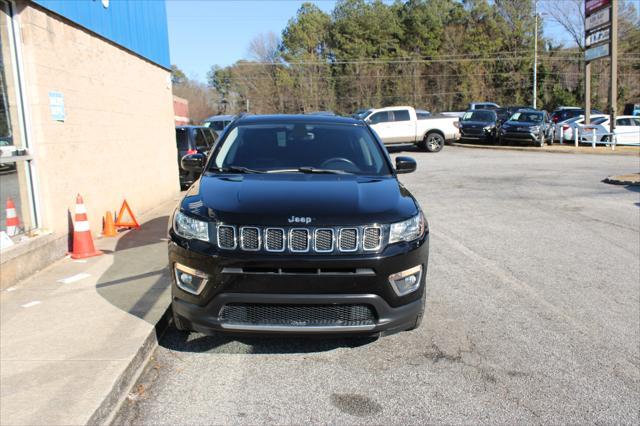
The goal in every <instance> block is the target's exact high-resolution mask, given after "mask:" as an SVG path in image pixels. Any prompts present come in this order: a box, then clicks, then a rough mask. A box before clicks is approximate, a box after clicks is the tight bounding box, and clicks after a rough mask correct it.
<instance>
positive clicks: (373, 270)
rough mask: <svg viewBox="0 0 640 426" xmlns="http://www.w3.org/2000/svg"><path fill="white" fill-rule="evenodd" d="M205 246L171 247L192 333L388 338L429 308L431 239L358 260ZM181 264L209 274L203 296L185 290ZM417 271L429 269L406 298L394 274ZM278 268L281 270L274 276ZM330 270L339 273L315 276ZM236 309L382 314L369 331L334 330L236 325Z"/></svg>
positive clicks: (177, 309) (180, 308) (178, 311)
mask: <svg viewBox="0 0 640 426" xmlns="http://www.w3.org/2000/svg"><path fill="white" fill-rule="evenodd" d="M203 247H204V246H201V247H193V246H189V245H188V243H187V244H185V241H182V240H180V239H178V238H174V239H173V240H172V241H170V242H169V262H170V268H171V269H172V274H171V277H172V278H171V279H172V307H173V311H174V315H175V316H176V317H177V318H178V320H179V322H180V323H181V324H182V325H183V326H184V327H185V328H188V329H191V330H196V331H199V332H203V333H206V334H211V333H213V332H216V331H226V332H234V333H237V332H244V333H291V334H377V333H381V332H384V333H385V334H388V333H394V332H396V331H401V330H405V329H407V328H410V327H411V326H412V325H414V324H415V322H416V319H417V318H418V316H419V315H420V314H421V312H422V310H423V303H424V298H423V296H424V292H425V282H426V274H427V263H428V250H429V234H428V233H427V234H426V235H425V236H424V237H423V238H422V239H421V240H418V241H415V242H412V243H401V244H394V245H392V246H389V247H387V248H386V249H385V250H384V251H383V252H381V253H376V254H371V255H357V256H356V255H353V256H345V255H330V256H329V255H326V256H321V255H281V256H278V255H274V254H270V255H267V254H266V253H257V254H247V253H239V252H238V253H222V252H218V251H215V250H210V251H209V250H204V251H202V250H199V248H203ZM175 263H180V264H182V265H184V266H187V267H189V268H193V269H197V270H199V271H202V272H204V273H205V274H207V275H208V277H209V279H208V282H207V284H206V285H205V287H204V289H203V290H202V292H201V293H200V295H198V296H196V295H193V294H190V293H188V292H185V291H184V290H182V289H181V288H180V287H178V286H177V285H176V278H175V274H174V273H173V265H174V264H175ZM416 265H422V275H421V279H420V284H419V287H418V289H417V290H416V291H414V292H412V293H409V294H407V295H405V296H398V295H397V294H396V293H395V292H394V291H393V288H392V287H391V284H390V283H389V281H388V277H389V275H391V274H394V273H397V272H400V271H403V270H406V269H409V268H412V267H414V266H416ZM274 268H276V270H278V271H280V272H273V270H274ZM323 270H328V271H333V272H331V273H316V272H314V271H323ZM283 271H287V272H283ZM353 271H356V272H353ZM360 271H365V272H360ZM367 271H368V272H367ZM229 304H268V305H323V306H330V305H367V306H369V307H371V308H372V310H373V312H375V321H373V323H369V324H365V325H328V326H307V325H304V324H302V325H293V326H291V325H273V324H268V325H264V324H249V323H242V324H235V323H233V324H232V323H229V322H227V321H225V319H224V317H223V316H222V312H223V309H224V308H225V306H227V305H229Z"/></svg>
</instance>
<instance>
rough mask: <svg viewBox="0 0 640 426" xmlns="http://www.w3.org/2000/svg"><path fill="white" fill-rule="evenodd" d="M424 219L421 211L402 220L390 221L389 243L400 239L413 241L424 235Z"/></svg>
mask: <svg viewBox="0 0 640 426" xmlns="http://www.w3.org/2000/svg"><path fill="white" fill-rule="evenodd" d="M424 230H425V221H424V216H423V215H422V212H420V213H418V214H417V215H415V216H414V217H412V218H411V219H407V220H405V221H403V222H398V223H392V224H391V229H390V232H389V244H393V243H397V242H400V241H413V240H416V239H418V238H420V237H422V235H424Z"/></svg>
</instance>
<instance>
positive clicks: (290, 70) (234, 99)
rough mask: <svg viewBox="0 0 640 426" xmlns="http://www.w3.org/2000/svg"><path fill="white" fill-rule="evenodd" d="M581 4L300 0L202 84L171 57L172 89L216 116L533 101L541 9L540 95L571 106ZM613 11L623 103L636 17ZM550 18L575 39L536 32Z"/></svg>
mask: <svg viewBox="0 0 640 426" xmlns="http://www.w3.org/2000/svg"><path fill="white" fill-rule="evenodd" d="M545 3H546V4H545ZM536 6H537V7H536ZM582 7H584V6H583V3H582V1H581V0H566V1H564V2H546V1H544V0H543V1H539V2H538V5H536V3H535V0H493V1H491V2H489V1H488V0H463V1H457V0H407V1H400V0H397V1H395V2H393V3H385V2H383V1H381V0H373V1H366V0H339V1H338V2H337V3H336V5H335V7H334V9H333V11H332V12H331V13H325V12H324V11H322V10H320V9H319V8H318V7H317V6H315V5H314V4H312V3H304V4H303V5H302V6H301V7H300V9H299V10H298V11H297V13H296V15H295V16H294V17H292V18H291V19H290V20H289V22H288V24H287V26H286V27H285V28H284V29H283V31H282V33H281V35H276V34H274V33H267V34H261V35H259V36H258V37H256V38H255V39H254V40H253V41H252V42H251V44H250V46H249V49H248V52H249V57H248V58H247V59H243V60H240V61H237V62H236V63H234V64H233V65H230V66H227V67H219V66H213V67H212V68H211V70H210V71H209V73H208V75H207V84H206V86H205V85H204V84H201V83H200V84H198V83H197V82H193V81H192V80H189V79H188V78H186V77H184V75H182V77H181V78H180V79H179V81H176V80H177V77H176V76H177V75H178V72H179V69H178V68H177V67H176V68H175V70H174V87H175V88H176V90H177V91H180V90H181V86H182V88H184V87H187V86H188V87H189V88H190V89H193V86H194V85H195V86H197V87H198V88H199V89H200V90H201V91H202V92H203V93H204V94H205V95H206V96H205V98H206V99H207V100H206V102H205V103H206V104H207V107H208V108H209V110H210V112H211V113H212V114H215V113H238V112H243V111H250V112H252V113H299V112H312V111H334V112H337V113H343V114H347V113H352V112H354V111H355V110H357V109H361V108H369V107H382V106H388V105H400V104H403V105H404V104H409V105H413V106H416V107H419V108H424V109H427V110H431V111H451V110H461V109H464V108H465V106H466V104H467V103H468V102H471V101H494V102H497V103H500V104H504V105H531V104H532V103H533V102H532V101H533V99H532V92H533V90H532V89H533V78H532V74H533V57H534V55H533V49H534V27H535V22H536V19H535V13H536V12H537V13H538V14H539V15H538V16H539V18H540V19H538V62H537V64H538V87H537V89H538V90H537V93H538V99H537V104H538V106H539V107H541V108H545V109H548V110H551V109H553V108H555V107H556V106H557V105H578V104H582V102H583V92H584V62H583V56H584V46H583V45H582V44H581V40H582V36H581V35H580V36H577V35H578V34H580V31H583V28H584V16H581V15H580V11H581V8H582ZM536 9H537V10H536ZM544 9H548V13H541V10H544ZM619 10H620V25H619V26H620V32H619V61H618V63H619V72H618V74H619V84H618V87H619V91H620V93H619V96H618V99H619V101H620V104H621V105H622V104H623V103H624V102H638V99H639V98H640V52H639V51H638V48H637V46H640V22H639V19H638V15H637V11H636V10H635V9H634V5H633V2H631V1H626V2H621V4H620V6H619ZM545 19H554V20H556V22H558V23H559V24H560V25H562V27H564V29H565V30H566V31H567V32H568V33H569V34H571V36H574V35H576V37H577V39H576V41H577V45H576V46H575V47H569V48H567V47H565V46H563V45H561V44H554V41H553V39H552V38H550V37H548V36H547V35H545V34H544V33H543V23H544V20H545ZM581 24H582V29H581V28H580V25H581ZM572 31H573V32H574V33H575V34H572ZM608 72H609V71H608V61H607V60H600V61H598V62H596V63H594V65H593V66H592V88H593V89H592V92H593V94H594V99H593V100H592V102H593V105H594V107H596V108H601V109H606V106H607V87H608V81H609V77H608ZM176 94H177V93H176ZM187 98H188V99H190V100H191V98H189V97H188V96H187ZM198 102H199V103H202V98H201V99H200V101H198ZM621 105H620V106H619V110H620V107H621ZM205 109H206V108H205ZM203 113H204V112H203ZM192 118H195V119H199V118H203V117H192Z"/></svg>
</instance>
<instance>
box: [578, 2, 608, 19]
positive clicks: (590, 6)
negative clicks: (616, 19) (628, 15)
mask: <svg viewBox="0 0 640 426" xmlns="http://www.w3.org/2000/svg"><path fill="white" fill-rule="evenodd" d="M610 3H611V0H585V2H584V11H585V12H586V14H587V15H588V14H590V13H591V12H593V11H594V10H598V9H600V8H601V7H605V6H609V4H610Z"/></svg>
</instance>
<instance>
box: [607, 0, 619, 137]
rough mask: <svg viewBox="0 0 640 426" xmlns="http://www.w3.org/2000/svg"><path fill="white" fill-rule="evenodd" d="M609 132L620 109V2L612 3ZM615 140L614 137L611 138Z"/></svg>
mask: <svg viewBox="0 0 640 426" xmlns="http://www.w3.org/2000/svg"><path fill="white" fill-rule="evenodd" d="M609 100H610V102H611V103H610V105H609V113H610V114H611V117H610V118H609V123H610V124H609V129H610V130H609V131H610V132H611V133H613V131H614V130H615V128H616V112H617V109H618V1H617V0H613V1H612V2H611V94H610V95H609ZM611 139H613V137H612V138H611Z"/></svg>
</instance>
